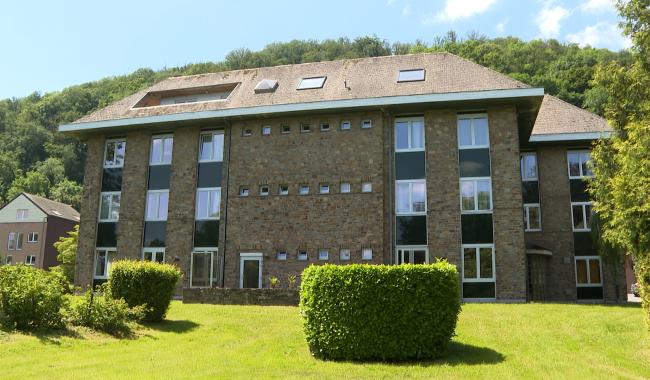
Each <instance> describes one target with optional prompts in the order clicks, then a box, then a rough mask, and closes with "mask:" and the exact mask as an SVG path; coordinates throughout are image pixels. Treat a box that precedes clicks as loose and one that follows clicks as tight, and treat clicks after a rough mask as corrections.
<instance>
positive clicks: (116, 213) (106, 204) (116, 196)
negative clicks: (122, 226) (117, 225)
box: [99, 191, 121, 222]
mask: <svg viewBox="0 0 650 380" xmlns="http://www.w3.org/2000/svg"><path fill="white" fill-rule="evenodd" d="M120 198H121V193H120V192H119V191H110V192H102V194H101V200H100V205H99V221H100V222H117V221H118V220H119V217H120Z"/></svg>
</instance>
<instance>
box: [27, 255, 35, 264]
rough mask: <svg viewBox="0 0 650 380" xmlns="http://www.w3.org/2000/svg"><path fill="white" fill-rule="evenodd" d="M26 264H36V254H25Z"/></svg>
mask: <svg viewBox="0 0 650 380" xmlns="http://www.w3.org/2000/svg"><path fill="white" fill-rule="evenodd" d="M25 265H32V266H33V265H36V256H32V255H28V256H25Z"/></svg>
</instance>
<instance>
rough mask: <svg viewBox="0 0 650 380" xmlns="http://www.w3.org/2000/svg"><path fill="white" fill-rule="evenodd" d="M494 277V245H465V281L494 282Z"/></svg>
mask: <svg viewBox="0 0 650 380" xmlns="http://www.w3.org/2000/svg"><path fill="white" fill-rule="evenodd" d="M494 278H495V276H494V246H493V245H492V244H484V245H481V244H465V245H463V281H464V282H492V281H494Z"/></svg>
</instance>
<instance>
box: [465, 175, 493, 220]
mask: <svg viewBox="0 0 650 380" xmlns="http://www.w3.org/2000/svg"><path fill="white" fill-rule="evenodd" d="M490 182H491V180H490V178H482V179H461V180H460V193H461V210H462V211H467V212H471V211H476V212H480V211H491V210H492V186H491V183H490Z"/></svg>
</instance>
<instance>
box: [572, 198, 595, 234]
mask: <svg viewBox="0 0 650 380" xmlns="http://www.w3.org/2000/svg"><path fill="white" fill-rule="evenodd" d="M571 216H572V217H573V230H574V231H591V227H590V222H591V202H571Z"/></svg>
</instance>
